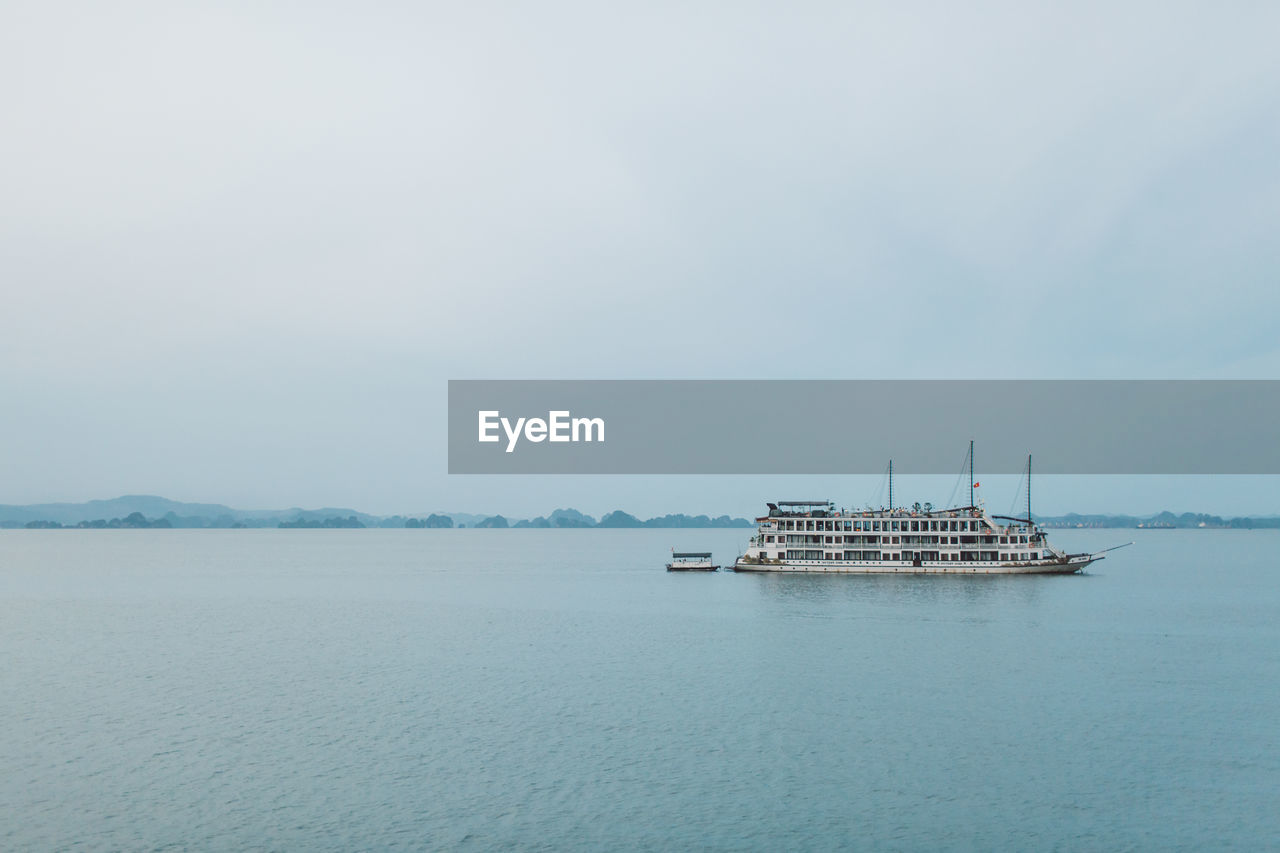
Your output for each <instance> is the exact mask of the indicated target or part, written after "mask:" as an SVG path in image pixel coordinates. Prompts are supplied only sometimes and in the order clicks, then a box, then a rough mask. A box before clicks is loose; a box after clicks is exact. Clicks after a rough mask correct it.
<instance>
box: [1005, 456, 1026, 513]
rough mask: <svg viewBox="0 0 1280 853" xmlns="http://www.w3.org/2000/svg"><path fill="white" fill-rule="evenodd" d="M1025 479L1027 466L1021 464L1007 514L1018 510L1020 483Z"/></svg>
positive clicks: (1020, 491)
mask: <svg viewBox="0 0 1280 853" xmlns="http://www.w3.org/2000/svg"><path fill="white" fill-rule="evenodd" d="M1026 481H1027V466H1026V465H1023V466H1022V473H1021V474H1020V475H1019V476H1018V490H1017V491H1016V492H1014V495H1013V503H1011V504H1009V515H1011V516H1012V515H1015V514H1016V513H1017V511H1018V501H1019V499H1021V498H1022V484H1023V483H1025V482H1026Z"/></svg>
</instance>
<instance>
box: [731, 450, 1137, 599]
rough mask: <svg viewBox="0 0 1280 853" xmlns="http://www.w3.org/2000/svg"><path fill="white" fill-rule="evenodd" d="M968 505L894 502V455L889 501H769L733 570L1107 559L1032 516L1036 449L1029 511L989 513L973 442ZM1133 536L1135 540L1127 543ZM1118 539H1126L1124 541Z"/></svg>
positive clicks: (1046, 570)
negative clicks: (845, 505) (862, 504)
mask: <svg viewBox="0 0 1280 853" xmlns="http://www.w3.org/2000/svg"><path fill="white" fill-rule="evenodd" d="M967 461H968V463H969V482H970V483H971V484H972V485H971V486H970V489H969V506H962V507H955V508H953V509H947V510H941V511H935V510H933V509H932V508H931V507H930V506H929V505H928V504H926V505H924V506H923V507H921V505H919V504H916V505H914V506H912V507H911V508H909V509H907V508H902V507H894V506H893V463H892V462H890V463H889V507H890V508H888V509H880V510H867V511H865V512H863V511H846V510H837V509H836V508H835V505H834V504H833V503H832V502H831V501H779V502H778V503H776V504H773V503H771V504H768V507H769V513H768V515H764V516H761V517H759V518H757V519H756V523H757V524H758V525H759V527H758V530H757V531H756V535H755V536H753V537H752V538H751V544H750V547H748V548H747V550H746V553H745V554H743V556H741V557H739V558H738V559H737V560H736V561H735V562H734V564H733V570H734V571H735V572H835V573H847V574H893V573H899V574H926V575H931V574H948V575H950V574H957V575H958V574H978V575H1032V574H1074V573H1077V572H1080V571H1082V570H1083V569H1084V568H1085V567H1086V566H1088V565H1089V564H1091V563H1094V562H1096V561H1098V560H1102V559H1105V558H1104V557H1103V554H1104V553H1105V551H1112V550H1115V549H1114V548H1107V549H1105V551H1099V552H1097V553H1093V554H1087V553H1085V554H1068V553H1066V552H1064V551H1061V550H1059V549H1057V548H1055V547H1053V546H1052V545H1050V544H1049V541H1048V539H1047V538H1046V536H1045V533H1044V531H1043V530H1041V528H1040V526H1039V525H1037V524H1035V522H1034V521H1033V519H1032V517H1031V457H1030V456H1028V457H1027V517H1026V518H1015V517H1009V516H1000V515H988V514H987V512H986V510H985V509H984V508H983V507H982V506H980V505H978V502H977V501H975V500H974V499H973V489H974V487H976V486H977V483H974V481H973V443H972V442H970V444H969V456H968V460H967ZM1128 544H1133V543H1128ZM1116 547H1124V546H1123V545H1119V546H1116Z"/></svg>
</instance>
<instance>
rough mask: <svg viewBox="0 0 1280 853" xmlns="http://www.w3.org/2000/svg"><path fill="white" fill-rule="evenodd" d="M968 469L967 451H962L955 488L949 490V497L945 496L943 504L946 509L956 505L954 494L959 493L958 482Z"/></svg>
mask: <svg viewBox="0 0 1280 853" xmlns="http://www.w3.org/2000/svg"><path fill="white" fill-rule="evenodd" d="M968 470H969V451H968V450H966V451H965V452H964V458H963V459H961V460H960V473H959V474H958V475H957V476H956V485H955V488H953V489H952V490H951V497H949V498H947V502H946V503H945V504H943V506H945V507H946V508H947V509H950V508H951V507H953V506H955V505H956V495H958V494H959V493H960V484H961V483H963V482H964V475H965V473H966V472H967V471H968Z"/></svg>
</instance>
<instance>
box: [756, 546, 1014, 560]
mask: <svg viewBox="0 0 1280 853" xmlns="http://www.w3.org/2000/svg"><path fill="white" fill-rule="evenodd" d="M776 557H777V558H778V560H873V561H881V560H887V561H892V560H936V561H942V562H960V561H969V562H977V561H983V560H987V561H992V560H997V558H998V560H1001V561H1027V560H1038V558H1039V552H1038V551H1021V552H1016V553H997V552H995V551H961V552H960V553H941V552H938V551H900V552H888V553H881V552H879V551H836V552H831V551H826V552H824V551H809V549H799V548H796V549H787V551H786V555H785V556H783V552H781V551H780V552H778V553H777V555H776Z"/></svg>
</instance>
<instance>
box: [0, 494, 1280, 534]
mask: <svg viewBox="0 0 1280 853" xmlns="http://www.w3.org/2000/svg"><path fill="white" fill-rule="evenodd" d="M1036 520H1037V521H1039V522H1040V523H1041V524H1042V525H1044V526H1045V527H1055V528H1090V527H1138V528H1150V529H1156V530H1160V529H1173V528H1179V529H1187V528H1213V529H1253V528H1280V517H1278V516H1263V517H1259V516H1241V517H1234V518H1224V517H1222V516H1217V515H1207V514H1204V513H1191V512H1184V513H1182V514H1180V515H1175V514H1174V513H1172V512H1167V511H1166V512H1160V513H1156V514H1155V515H1151V516H1134V515H1080V514H1077V513H1068V514H1067V515H1055V516H1037V519H1036ZM754 526H755V525H754V523H753V522H752V521H751V520H749V519H746V518H730V517H729V516H727V515H721V516H718V517H716V518H711V517H709V516H706V515H692V516H691V515H685V514H683V513H677V514H674V515H663V516H659V517H656V518H649V519H643V520H642V519H640V518H637V517H636V516H634V515H631V514H630V513H627V512H623V511H622V510H614V511H613V512H611V513H608V514H606V515H605V516H604V517H603V518H601V519H599V520H598V521H597V520H596V519H595V518H594V517H592V516H590V515H586V514H584V513H581V512H579V511H578V510H576V509H571V508H566V509H557V510H555V511H553V512H551V513H550V514H548V515H546V516H541V515H540V516H538V517H537V518H529V519H517V518H505V517H503V516H501V515H482V514H476V513H461V512H458V513H446V512H440V513H429V514H425V515H413V516H405V515H387V516H383V515H371V514H369V513H364V512H359V511H357V510H354V509H348V508H345V507H321V508H319V509H301V508H299V507H291V508H289V509H252V510H243V509H233V508H231V507H229V506H225V505H223V504H205V503H185V502H183V501H174V500H169V499H168V498H162V497H156V496H155V495H124V496H122V497H118V498H112V499H110V500H96V501H87V502H85V503H50V504H27V505H24V506H15V505H0V528H22V527H28V528H63V527H82V528H157V527H159V528H164V527H169V528H238V527H289V528H295V527H296V528H316V527H323V528H350V527H410V528H451V527H479V528H588V527H596V528H672V527H687V528H735V527H754Z"/></svg>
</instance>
